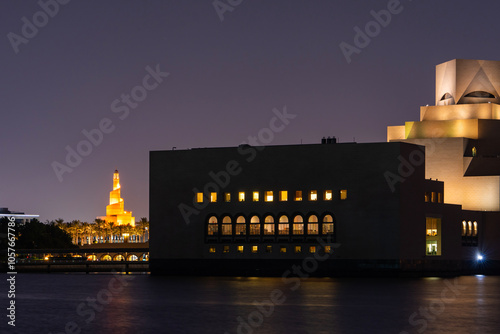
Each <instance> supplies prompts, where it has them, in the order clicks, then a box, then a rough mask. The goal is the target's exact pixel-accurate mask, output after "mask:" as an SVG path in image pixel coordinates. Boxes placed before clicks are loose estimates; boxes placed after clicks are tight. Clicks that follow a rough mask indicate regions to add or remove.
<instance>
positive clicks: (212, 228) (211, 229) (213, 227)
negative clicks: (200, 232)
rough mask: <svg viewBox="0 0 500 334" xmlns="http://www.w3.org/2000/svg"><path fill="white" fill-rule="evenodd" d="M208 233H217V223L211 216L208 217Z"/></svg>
mask: <svg viewBox="0 0 500 334" xmlns="http://www.w3.org/2000/svg"><path fill="white" fill-rule="evenodd" d="M207 232H208V235H217V234H218V233H219V225H218V224H217V218H216V217H215V216H212V217H210V218H209V219H208V231H207Z"/></svg>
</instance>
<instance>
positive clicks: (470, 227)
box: [467, 220, 472, 236]
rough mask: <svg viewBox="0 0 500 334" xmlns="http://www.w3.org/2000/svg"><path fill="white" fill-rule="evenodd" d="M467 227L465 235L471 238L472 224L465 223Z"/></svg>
mask: <svg viewBox="0 0 500 334" xmlns="http://www.w3.org/2000/svg"><path fill="white" fill-rule="evenodd" d="M467 224H468V225H469V229H468V230H467V235H468V236H471V235H472V222H471V221H470V220H469V222H468V223H467Z"/></svg>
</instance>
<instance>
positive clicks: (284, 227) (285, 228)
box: [278, 215, 290, 235]
mask: <svg viewBox="0 0 500 334" xmlns="http://www.w3.org/2000/svg"><path fill="white" fill-rule="evenodd" d="M289 227H290V226H289V224H288V217H287V216H285V215H283V216H281V217H280V219H279V224H278V234H280V235H288V234H290V229H289Z"/></svg>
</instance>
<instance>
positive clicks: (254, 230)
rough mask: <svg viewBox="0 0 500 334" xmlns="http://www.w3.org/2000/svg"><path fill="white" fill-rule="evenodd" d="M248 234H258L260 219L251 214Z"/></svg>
mask: <svg viewBox="0 0 500 334" xmlns="http://www.w3.org/2000/svg"><path fill="white" fill-rule="evenodd" d="M250 234H251V235H260V219H259V217H257V216H252V218H251V219H250Z"/></svg>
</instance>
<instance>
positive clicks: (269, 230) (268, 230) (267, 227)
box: [264, 216, 274, 235]
mask: <svg viewBox="0 0 500 334" xmlns="http://www.w3.org/2000/svg"><path fill="white" fill-rule="evenodd" d="M264 235H274V218H273V216H266V218H265V219H264Z"/></svg>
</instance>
